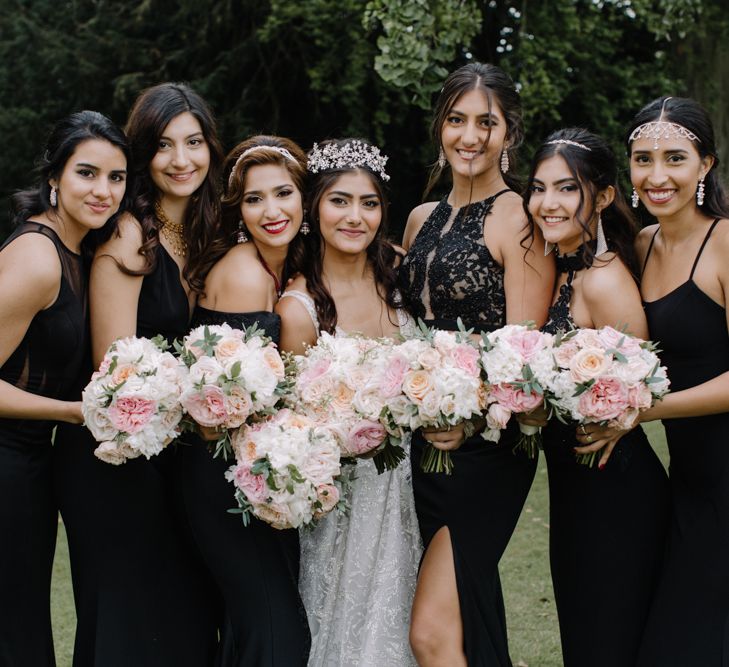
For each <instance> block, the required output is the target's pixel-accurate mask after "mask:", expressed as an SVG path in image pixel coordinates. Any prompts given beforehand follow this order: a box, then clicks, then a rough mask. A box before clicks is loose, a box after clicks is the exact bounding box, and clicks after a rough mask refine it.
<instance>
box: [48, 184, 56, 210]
mask: <svg viewBox="0 0 729 667" xmlns="http://www.w3.org/2000/svg"><path fill="white" fill-rule="evenodd" d="M48 201H49V202H51V206H56V205H57V204H58V191H57V190H56V186H55V185H52V186H51V194H50V195H49V196H48Z"/></svg>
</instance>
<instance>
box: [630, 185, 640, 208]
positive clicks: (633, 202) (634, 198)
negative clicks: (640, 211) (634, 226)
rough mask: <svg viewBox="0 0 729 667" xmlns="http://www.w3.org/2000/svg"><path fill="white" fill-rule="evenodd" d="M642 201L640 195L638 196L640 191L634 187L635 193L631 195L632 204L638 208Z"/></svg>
mask: <svg viewBox="0 0 729 667" xmlns="http://www.w3.org/2000/svg"><path fill="white" fill-rule="evenodd" d="M639 201H640V197H638V191H637V190H636V189H635V188H633V194H632V195H631V197H630V204H631V205H632V207H633V208H638V202H639Z"/></svg>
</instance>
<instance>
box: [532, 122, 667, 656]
mask: <svg viewBox="0 0 729 667" xmlns="http://www.w3.org/2000/svg"><path fill="white" fill-rule="evenodd" d="M524 205H525V208H526V209H527V211H528V217H529V222H530V224H531V225H532V226H534V225H537V226H538V227H539V229H541V231H542V234H543V236H544V239H545V242H546V243H547V244H549V245H548V246H547V249H548V248H549V247H551V246H552V244H555V245H556V246H557V272H558V279H557V283H556V285H555V290H554V295H553V305H552V307H551V308H550V310H549V318H548V320H547V323H546V324H545V325H544V327H543V329H544V330H545V331H548V332H550V333H554V334H556V333H557V332H559V331H562V332H566V331H570V330H572V329H574V328H576V327H587V328H592V329H599V328H600V327H602V326H606V325H607V326H612V327H615V328H617V329H622V328H623V327H624V328H625V330H626V331H628V332H630V333H632V334H634V335H636V336H639V337H641V338H646V337H647V336H648V325H647V323H646V319H645V314H644V313H643V308H642V304H641V300H640V293H639V291H638V285H637V283H636V280H635V275H636V273H637V271H636V266H635V265H636V258H635V251H634V250H633V242H634V239H635V236H636V232H637V229H636V227H635V223H634V222H633V219H632V216H631V215H630V212H629V209H628V207H627V205H626V203H625V200H624V199H623V196H622V194H621V193H620V190H619V188H618V184H617V161H616V159H615V155H614V154H613V152H612V150H610V148H609V147H608V145H607V144H606V143H605V142H604V141H603V140H602V139H600V138H599V137H597V136H595V135H594V134H592V133H590V132H587V131H586V130H580V129H575V128H572V129H567V130H559V131H558V132H555V133H553V134H552V135H550V136H549V138H548V139H547V140H546V141H545V142H544V143H543V144H542V146H541V147H540V148H539V149H538V150H537V153H536V155H535V156H534V160H533V163H532V169H531V173H530V177H529V188H528V190H527V194H526V196H525V203H524ZM545 251H546V250H545ZM606 294H608V295H610V297H609V298H605V295H606ZM542 412H544V411H542ZM545 415H546V413H545ZM522 421H525V422H526V423H532V424H534V423H537V422H535V421H534V417H531V416H530V417H529V418H524V419H522ZM538 425H542V424H538ZM542 436H543V447H544V454H545V456H546V459H547V470H548V472H549V526H550V528H549V536H550V540H549V553H550V566H551V570H552V583H553V584H554V595H555V601H556V603H557V613H558V616H559V627H560V635H561V639H562V656H563V660H564V662H563V664H564V665H565V667H583V666H585V665H589V666H590V667H616V666H618V665H625V666H626V667H627V666H629V665H634V664H635V660H636V657H637V654H638V648H639V646H640V640H641V637H642V635H643V630H644V628H645V624H646V620H647V617H648V611H649V609H650V604H651V600H652V597H653V593H654V592H655V588H656V584H657V582H658V577H659V574H660V567H661V563H662V555H663V547H664V543H665V539H666V534H667V528H668V516H669V495H668V479H667V477H666V473H665V471H664V469H663V466H662V465H661V462H660V461H659V460H658V457H657V456H656V454H655V452H654V451H653V450H652V449H651V447H650V444H649V443H648V439H647V438H646V436H645V434H644V433H643V430H642V429H641V428H636V429H635V430H633V431H631V432H630V434H629V435H627V436H626V437H625V438H623V439H622V440H621V441H620V443H619V445H618V447H617V448H616V449H615V450H614V451H613V454H612V457H611V458H610V460H609V461H608V462H607V463H606V464H600V468H598V467H595V468H589V467H587V466H585V465H582V464H580V463H578V462H577V460H576V458H575V453H574V448H575V447H576V446H579V445H580V443H579V442H577V439H576V432H575V426H574V425H567V424H562V423H561V422H559V421H557V420H552V421H550V422H549V424H548V425H547V426H546V428H545V429H544V430H543V431H542Z"/></svg>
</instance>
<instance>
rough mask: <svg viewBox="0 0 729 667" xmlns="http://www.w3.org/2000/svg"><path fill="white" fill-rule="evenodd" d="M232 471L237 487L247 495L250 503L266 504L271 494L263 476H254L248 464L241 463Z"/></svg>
mask: <svg viewBox="0 0 729 667" xmlns="http://www.w3.org/2000/svg"><path fill="white" fill-rule="evenodd" d="M232 470H233V479H234V480H235V485H236V486H237V487H238V488H239V489H240V490H241V491H242V492H243V493H244V494H245V496H246V499H247V500H248V502H249V503H264V502H266V500H267V498H268V495H269V493H268V485H267V484H266V480H265V479H264V478H263V475H254V474H253V473H252V472H251V466H250V465H248V464H247V463H240V464H238V465H237V466H235V467H234V468H233V469H232Z"/></svg>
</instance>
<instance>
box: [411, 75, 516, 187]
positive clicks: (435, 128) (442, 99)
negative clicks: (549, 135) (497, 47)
mask: <svg viewBox="0 0 729 667" xmlns="http://www.w3.org/2000/svg"><path fill="white" fill-rule="evenodd" d="M472 90H480V91H482V92H483V93H484V94H485V95H486V99H487V100H488V108H489V112H491V108H492V106H493V103H494V101H495V102H496V103H497V104H498V105H499V107H500V108H501V111H502V112H503V114H504V118H505V119H506V139H505V144H506V142H508V144H509V146H508V148H506V151H507V153H508V155H509V163H510V165H511V170H510V171H509V172H507V173H505V174H504V175H503V177H504V181H505V182H506V184H507V185H508V186H509V187H510V188H512V189H513V190H518V189H519V183H518V181H517V179H516V177H515V176H514V175H513V173H514V172H513V168H514V166H515V165H516V157H517V149H518V148H519V146H520V145H521V143H522V141H523V140H524V126H523V123H522V118H521V100H520V99H519V93H518V92H517V90H516V86H515V85H514V82H513V81H512V80H511V77H510V76H509V75H508V74H507V73H506V72H504V70H502V69H501V68H500V67H497V66H496V65H491V64H490V63H479V62H473V63H468V64H467V65H464V66H463V67H460V68H458V69H457V70H456V71H455V72H452V73H451V74H450V75H449V76H448V78H447V79H446V80H445V83H444V84H443V88H441V91H440V95H438V99H437V100H436V103H435V108H434V109H433V122H432V123H431V125H430V134H431V138H432V140H433V143H434V145H435V146H437V147H438V150H440V148H441V132H442V130H443V124H444V123H445V120H446V118H447V116H448V114H449V113H450V112H451V109H452V108H453V105H454V104H455V103H456V102H457V101H458V100H459V99H460V97H461V96H462V95H463V94H464V93H468V92H470V91H472ZM488 138H489V139H490V138H491V132H490V131H489V137H488ZM487 143H488V141H487ZM443 170H444V167H440V166H439V165H438V164H437V163H436V164H435V165H433V168H432V169H431V172H430V178H429V179H428V185H427V186H426V188H425V192H424V194H423V198H425V197H427V196H428V193H429V192H430V191H431V190H432V189H433V187H434V186H435V184H436V183H437V182H438V179H439V178H440V177H441V175H442V173H443Z"/></svg>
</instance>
